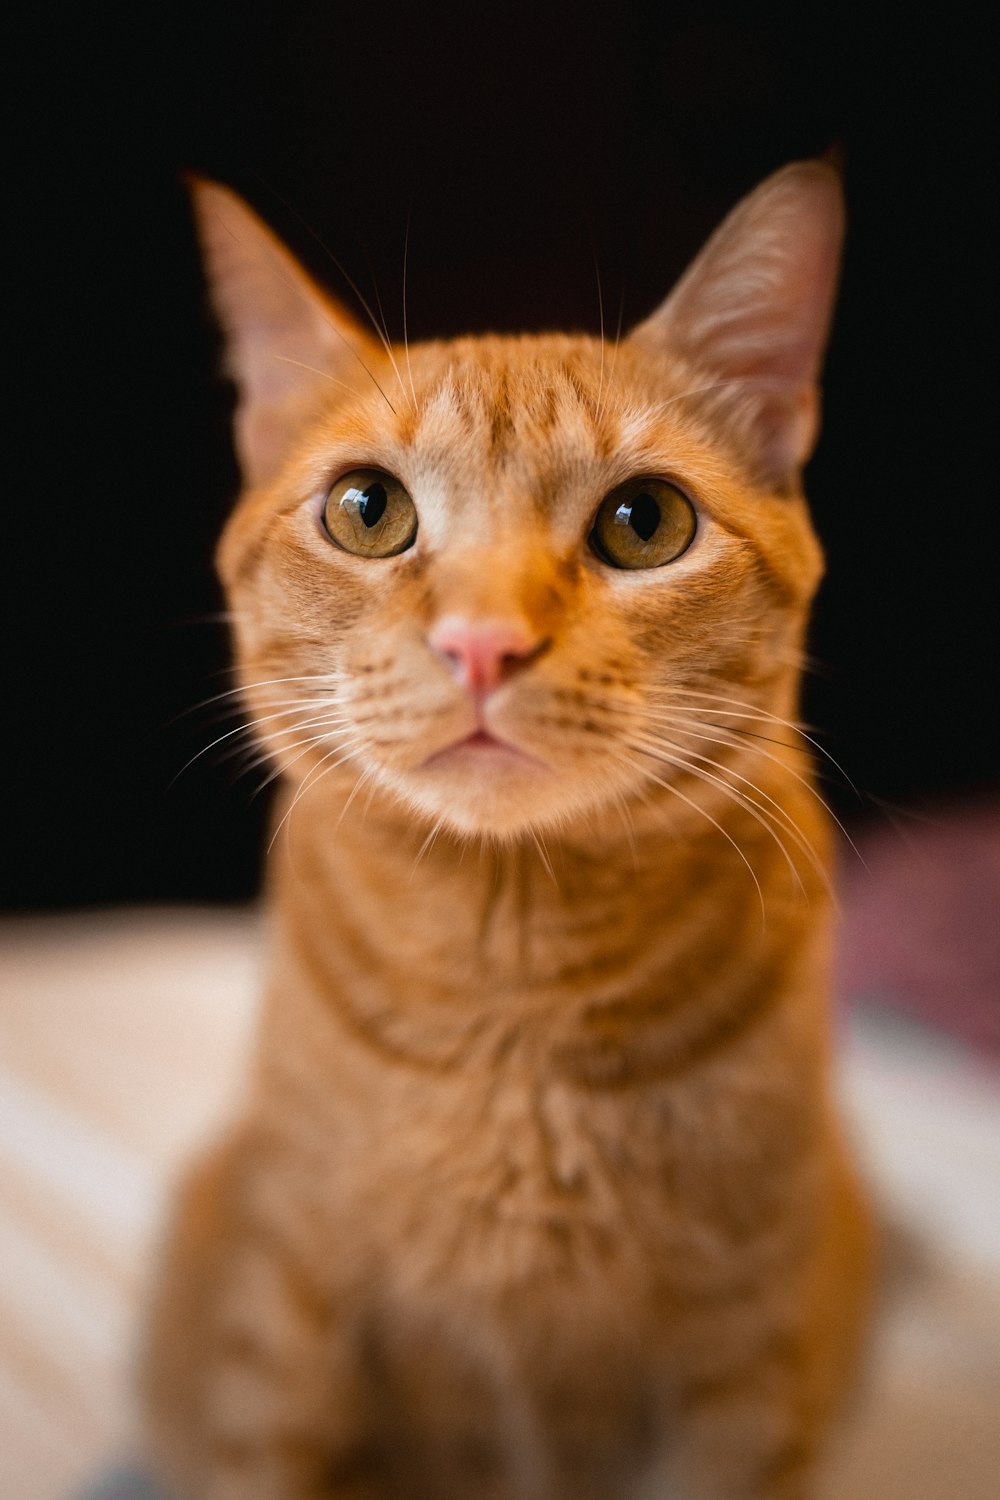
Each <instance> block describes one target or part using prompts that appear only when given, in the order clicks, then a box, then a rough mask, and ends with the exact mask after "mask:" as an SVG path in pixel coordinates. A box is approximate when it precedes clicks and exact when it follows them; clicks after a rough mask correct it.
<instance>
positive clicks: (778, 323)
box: [632, 162, 843, 472]
mask: <svg viewBox="0 0 1000 1500" xmlns="http://www.w3.org/2000/svg"><path fill="white" fill-rule="evenodd" d="M842 238H843V200H842V195H841V190H840V183H839V180H838V178H837V176H836V174H835V173H834V172H833V171H832V169H830V168H829V167H826V166H824V165H823V164H822V163H820V162H803V163H797V164H794V165H793V166H790V167H786V168H785V169H784V170H783V171H781V172H778V173H777V174H776V175H775V176H774V177H771V178H769V179H768V180H767V182H765V183H763V184H762V185H761V187H759V188H758V189H757V190H756V192H754V193H752V194H751V195H750V196H749V197H748V198H745V199H744V200H743V202H742V203H740V204H739V205H738V206H737V207H736V208H735V209H734V210H733V212H732V213H731V214H730V215H729V217H728V218H727V219H726V220H725V222H724V223H723V224H722V225H721V226H720V228H719V229H718V230H716V232H715V234H714V235H713V236H712V238H711V239H710V240H709V242H708V244H707V245H706V246H705V248H704V250H703V251H702V252H701V254H700V255H699V256H698V257H697V259H696V260H695V261H694V263H693V264H692V265H691V267H690V268H689V270H688V271H687V272H686V273H685V275H684V276H683V277H682V279H681V281H680V282H679V283H678V285H677V287H676V288H675V289H674V291H673V292H672V293H671V295H670V296H669V297H668V298H667V300H666V301H665V302H664V303H663V305H662V306H661V307H660V308H659V309H658V310H657V311H656V312H655V313H654V314H653V315H652V317H651V318H649V319H648V320H647V321H646V322H645V323H643V324H641V325H640V327H639V328H638V329H636V330H635V333H634V334H633V335H632V337H633V338H634V339H635V341H636V342H637V343H639V344H640V345H642V346H643V347H645V348H646V349H648V350H649V351H650V352H651V353H656V354H659V355H661V356H669V355H670V354H675V355H677V354H679V355H681V356H683V357H684V358H685V359H686V360H687V361H689V362H690V363H691V364H693V365H694V366H696V367H697V368H698V369H702V370H705V371H706V372H707V373H709V374H711V375H712V376H714V377H715V379H716V380H717V381H718V382H719V383H720V385H721V384H722V383H724V382H726V381H727V380H731V381H732V382H733V383H734V387H735V386H736V385H737V384H738V383H741V382H743V381H745V382H746V385H745V388H744V389H743V390H742V391H741V392H740V393H739V394H740V396H741V400H742V402H743V403H744V404H746V405H747V406H748V407H749V408H751V409H752V408H754V407H756V409H757V412H758V422H757V436H758V440H759V442H760V444H761V449H762V451H761V455H760V456H761V458H762V460H763V461H764V463H765V466H766V467H768V468H769V469H770V468H773V469H774V470H775V471H776V472H777V471H780V469H781V468H782V467H783V466H784V467H785V469H786V472H787V469H790V468H795V467H797V466H798V465H800V464H801V463H803V462H804V461H805V459H806V458H807V457H808V456H809V451H810V449H811V447H812V443H813V442H814V440H815V436H816V429H817V425H818V421H817V416H818V401H817V395H816V390H815V382H816V378H817V375H818V373H819V367H820V362H821V359H822V355H823V349H824V346H825V344H826V338H827V333H828V330H829V325H830V317H831V313H832V309H833V299H834V293H835V290H836V281H837V268H838V264H839V259H840V247H841V242H842Z"/></svg>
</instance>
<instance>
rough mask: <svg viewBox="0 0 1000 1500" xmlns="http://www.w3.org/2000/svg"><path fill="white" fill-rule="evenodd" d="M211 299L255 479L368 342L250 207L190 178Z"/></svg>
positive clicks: (279, 456)
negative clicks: (223, 337)
mask: <svg viewBox="0 0 1000 1500" xmlns="http://www.w3.org/2000/svg"><path fill="white" fill-rule="evenodd" d="M190 188H191V197H192V201H193V205H194V214H195V223H196V226H197V230H198V237H199V239H200V242H201V248H202V253H203V255H204V259H205V268H206V274H207V277H208V283H209V289H210V292H211V296H212V302H213V305H214V307H215V311H216V314H217V316H218V318H219V322H220V323H221V325H222V330H223V333H224V334H225V336H226V370H227V372H228V373H229V374H230V375H231V376H232V378H233V379H234V380H235V382H236V386H237V389H238V392H239V403H238V406H237V411H236V419H235V432H236V451H237V457H238V458H239V461H240V467H241V469H242V470H243V474H244V477H245V479H246V480H247V482H248V483H249V484H260V483H262V482H264V481H265V480H267V479H268V478H270V477H271V476H272V475H273V474H274V472H275V471H276V469H277V468H278V467H279V465H280V463H281V462H282V460H283V459H284V458H285V456H286V454H287V451H288V444H289V440H290V439H291V437H292V435H293V433H294V431H295V428H296V427H297V426H298V425H300V424H301V422H302V420H303V419H304V418H305V417H306V416H308V415H309V413H310V412H311V411H312V410H313V409H314V407H315V406H316V405H317V404H318V399H319V397H320V395H321V391H322V388H323V387H326V388H327V389H328V390H329V388H330V382H331V381H333V382H334V383H335V384H337V383H344V384H346V383H348V382H349V381H352V380H353V379H354V377H355V376H356V372H357V370H358V369H359V368H361V367H362V366H363V365H365V364H370V363H371V360H372V358H373V357H374V358H377V357H378V356H377V355H376V354H374V352H373V346H372V341H371V340H370V339H369V337H368V335H367V334H366V333H365V332H364V331H363V330H362V329H361V328H359V327H358V325H357V324H356V323H355V321H354V319H353V318H351V317H350V316H349V315H348V314H347V313H346V312H344V310H343V309H342V308H340V307H338V306H337V304H336V303H335V302H334V301H333V299H332V298H330V297H328V296H327V294H326V293H325V292H323V291H321V290H320V288H319V287H318V286H317V285H316V283H315V282H314V281H313V280H312V279H311V277H309V276H308V275H307V274H306V272H305V271H304V270H303V269H302V267H301V266H300V265H299V264H298V262H297V261H296V260H295V258H294V256H292V255H291V254H290V252H289V251H288V250H286V249H285V247H284V245H283V244H282V243H281V241H280V240H279V239H278V238H277V237H276V236H275V235H274V234H272V233H271V231H270V229H268V228H267V226H266V225H265V224H264V223H262V221H261V220H260V219H259V218H258V217H257V215H256V214H255V213H254V212H253V211H252V210H251V209H250V208H249V207H248V206H247V204H246V203H244V202H243V200H242V198H238V197H237V196H236V194H235V193H231V192H230V191H229V190H228V188H224V187H220V186H219V185H218V183H214V182H206V181H204V180H201V179H195V180H193V181H192V182H191V184H190Z"/></svg>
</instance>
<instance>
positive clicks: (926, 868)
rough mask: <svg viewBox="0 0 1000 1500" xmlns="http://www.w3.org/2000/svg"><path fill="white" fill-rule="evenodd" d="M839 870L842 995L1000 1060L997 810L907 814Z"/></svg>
mask: <svg viewBox="0 0 1000 1500" xmlns="http://www.w3.org/2000/svg"><path fill="white" fill-rule="evenodd" d="M856 838H857V844H858V848H859V850H860V853H861V855H862V858H863V859H864V861H865V865H867V869H866V868H865V865H862V864H861V863H860V861H859V860H858V859H856V858H855V857H854V856H853V855H852V854H851V852H850V851H849V850H848V851H847V852H846V853H845V855H844V858H843V861H842V867H841V871H840V891H841V899H842V905H843V925H842V928H841V935H840V953H839V962H838V993H839V994H840V996H841V998H842V999H843V1000H844V1001H846V1002H847V1003H848V1004H849V1005H855V1004H864V1005H868V1004H879V1005H884V1006H888V1007H890V1008H892V1009H893V1010H898V1011H900V1012H903V1013H904V1014H905V1015H907V1016H909V1017H911V1018H913V1019H914V1020H919V1021H922V1022H925V1023H927V1024H930V1025H932V1026H936V1027H939V1028H940V1029H942V1030H945V1031H948V1032H950V1033H952V1034H953V1035H954V1036H956V1037H957V1038H959V1039H960V1040H961V1041H963V1042H965V1043H966V1044H969V1045H971V1046H972V1047H974V1048H975V1050H976V1051H977V1052H978V1053H980V1054H981V1055H983V1056H988V1057H990V1058H992V1059H993V1060H996V1061H1000V801H983V802H979V803H970V804H966V805H963V806H956V807H953V808H948V807H945V808H943V809H942V808H938V809H935V810H934V811H933V812H930V813H928V815H927V816H926V817H923V816H921V815H914V814H912V813H908V814H904V815H903V818H902V819H900V820H897V821H896V822H895V823H894V824H889V823H884V824H881V825H878V824H870V825H868V826H867V827H865V828H864V829H863V830H862V831H861V833H860V834H859V835H857V836H856Z"/></svg>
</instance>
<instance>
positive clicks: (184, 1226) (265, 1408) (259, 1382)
mask: <svg viewBox="0 0 1000 1500" xmlns="http://www.w3.org/2000/svg"><path fill="white" fill-rule="evenodd" d="M258 1167H259V1162H258V1160H257V1151H256V1149H255V1146H254V1143H253V1141H252V1139H251V1138H250V1137H249V1135H248V1134H247V1133H240V1134H237V1135H234V1136H232V1137H231V1138H230V1139H229V1140H227V1141H226V1142H225V1143H224V1144H223V1146H222V1147H221V1148H220V1149H218V1150H216V1151H215V1152H213V1153H212V1154H211V1155H210V1156H209V1157H207V1158H206V1159H205V1160H204V1161H203V1162H202V1163H200V1164H199V1165H198V1166H197V1168H196V1169H195V1170H194V1172H193V1173H192V1174H191V1175H190V1177H189V1179H188V1181H187V1182H186V1184H185V1185H184V1188H183V1190H182V1192H181V1195H180V1198H179V1202H178V1205H177V1210H176V1213H175V1215H174V1219H173V1223H172V1226H171V1230H170V1233H169V1236H168V1239H167V1243H166V1247H165V1253H164V1255H163V1256H162V1258H161V1265H160V1268H159V1276H158V1280H157V1286H156V1296H155V1300H154V1303H153V1307H152V1309H151V1314H152V1315H151V1319H150V1324H149V1333H148V1338H147V1344H146V1348H145V1350H144V1351H143V1358H142V1366H141V1371H140V1381H141V1392H142V1398H143V1404H144V1407H145V1416H146V1428H147V1434H148V1444H147V1446H148V1449H149V1452H150V1457H151V1460H152V1463H153V1466H154V1469H155V1471H156V1473H157V1476H158V1477H159V1478H161V1480H162V1481H163V1483H164V1484H165V1485H166V1486H167V1492H168V1493H169V1494H170V1495H171V1496H177V1497H178V1500H377V1497H381V1496H382V1495H384V1494H385V1493H386V1489H385V1486H384V1484H383V1483H382V1481H381V1479H380V1477H379V1476H380V1474H381V1473H382V1470H383V1468H384V1462H383V1453H382V1448H381V1446H380V1443H379V1438H378V1434H377V1433H376V1432H375V1431H373V1429H372V1425H371V1417H372V1412H373V1409H374V1403H372V1402H371V1400H370V1397H369V1394H368V1392H367V1391H366V1390H365V1385H364V1381H363V1378H362V1367H361V1362H360V1360H359V1358H358V1351H357V1348H356V1340H355V1339H354V1338H353V1337H352V1335H351V1332H350V1326H351V1320H350V1319H349V1318H348V1317H346V1316H345V1317H340V1318H338V1316H337V1312H338V1309H337V1308H336V1307H335V1306H334V1305H333V1303H332V1299H331V1297H330V1296H329V1295H328V1293H327V1291H326V1289H325V1288H322V1287H320V1286H319V1285H318V1283H317V1280H316V1277H315V1275H314V1274H313V1273H312V1272H309V1271H306V1270H305V1269H304V1267H305V1259H304V1258H303V1256H302V1255H301V1253H299V1249H300V1247H299V1246H297V1244H296V1238H297V1237H296V1235H295V1234H294V1233H293V1232H292V1225H293V1222H294V1220H293V1212H294V1208H293V1205H292V1204H291V1203H289V1204H288V1205H287V1212H286V1213H282V1212H281V1211H280V1210H278V1209H277V1205H276V1203H275V1195H274V1194H273V1192H269V1191H267V1189H266V1188H265V1184H264V1174H262V1173H260V1172H259V1171H258V1170H256V1169H257V1168H258ZM274 1180H275V1179H274V1178H272V1185H273V1181H274ZM279 1201H280V1200H279ZM323 1263H324V1262H323V1261H320V1262H319V1264H320V1265H322V1264H323ZM345 1302H346V1299H345ZM340 1312H341V1313H345V1312H346V1306H342V1307H341V1308H340Z"/></svg>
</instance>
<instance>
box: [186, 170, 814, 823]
mask: <svg viewBox="0 0 1000 1500" xmlns="http://www.w3.org/2000/svg"><path fill="white" fill-rule="evenodd" d="M198 196H199V208H200V214H201V222H202V229H203V237H204V240H205V244H206V250H207V252H208V259H209V265H210V269H211V271H212V274H213V278H214V282H215V288H216V299H217V304H218V306H219V308H220V312H221V314H222V321H223V323H224V325H225V326H226V328H227V331H228V333H229V336H230V341H231V349H232V360H233V368H234V370H235V373H236V375H237V379H238V381H239V383H240V387H241V397H242V402H241V407H240V412H239V417H238V438H239V444H240V450H241V458H242V461H243V465H244V469H245V471H246V473H247V476H248V480H249V488H248V491H247V493H246V494H245V495H244V497H243V499H242V501H241V504H240V505H239V507H238V508H237V510H236V512H235V514H234V516H233V517H232V519H231V521H230V523H229V526H228V527H227V530H226V533H225V535H224V538H223V543H222V547H221V551H220V562H221V569H222V573H223V577H224V579H225V582H226V586H227V590H228V592H229V596H230V600H231V603H232V606H233V611H234V616H235V620H236V639H237V649H238V653H239V665H240V670H241V675H242V679H243V681H244V683H245V684H247V688H246V695H247V697H248V699H249V701H250V703H251V705H252V707H253V710H254V718H255V719H258V720H260V724H259V733H260V738H261V740H262V742H263V743H264V745H265V746H266V748H267V749H268V750H269V751H270V753H271V754H273V755H274V756H275V757H276V758H277V759H278V761H279V763H280V764H281V765H282V767H283V768H284V770H285V771H286V773H287V774H288V775H289V776H290V777H291V778H293V779H297V780H299V781H300V783H301V784H302V785H303V786H306V787H307V792H306V795H316V796H321V795H330V796H334V797H337V798H340V799H342V800H346V799H347V798H349V797H350V796H351V795H353V794H354V793H356V792H358V791H360V790H362V789H366V794H367V793H368V792H369V791H372V790H374V792H375V793H376V794H385V795H388V796H389V797H390V798H391V799H393V800H394V801H395V802H397V803H398V804H401V805H404V806H406V807H408V808H410V809H412V810H413V812H414V814H415V815H416V816H417V817H418V818H419V819H420V820H422V821H424V822H426V823H427V824H428V827H432V826H434V825H436V824H440V825H443V826H447V827H450V828H451V829H453V830H455V831H458V832H460V833H462V834H465V835H473V836H485V837H489V838H499V839H505V838H513V837H517V836H519V835H523V834H525V833H527V832H529V831H535V830H545V829H551V828H554V827H560V826H566V825H572V824H574V823H575V822H577V821H579V820H581V819H586V818H587V817H589V816H593V815H594V814H595V813H600V812H603V811H604V810H607V809H609V808H613V807H614V806H615V805H616V804H617V805H619V806H621V805H623V804H634V803H635V802H636V801H637V800H641V799H643V798H645V797H648V796H649V795H651V794H652V795H654V796H656V795H663V794H665V789H666V788H668V787H669V788H672V789H673V791H674V793H675V794H677V795H680V796H681V797H683V796H685V793H684V791H683V788H684V785H685V778H688V780H690V777H691V776H692V774H698V773H700V775H701V778H702V781H704V777H705V775H706V774H707V775H708V776H712V775H714V774H715V773H713V772H712V771H711V770H709V769H708V767H709V766H711V765H715V764H718V763H719V762H718V761H717V760H716V757H719V756H722V757H723V758H727V757H728V759H730V760H732V759H733V758H734V757H735V758H737V759H738V757H739V755H740V754H741V753H742V751H743V749H745V746H742V747H741V743H740V738H739V732H738V730H737V729H736V728H735V727H734V724H735V721H734V719H733V718H732V714H733V712H734V704H736V703H740V702H742V703H744V704H746V705H750V704H752V705H754V706H755V707H760V708H762V709H764V710H765V711H772V712H781V711H783V710H784V711H785V712H787V711H788V710H789V708H790V701H789V694H790V693H791V694H793V693H794V682H795V679H796V675H797V674H796V661H797V652H798V649H799V645H800V641H801V635H802V630H803V627H804V621H805V617H806V611H807V608H808V603H809V600H810V598H811V595H812V592H813V590H814V588H815V584H816V581H817V579H818V576H819V572H820V554H819V549H818V546H817V544H816V542H815V539H814V537H813V534H812V531H811V528H810V525H809V521H808V517H807V514H806V511H805V507H804V504H803V502H802V500H801V497H800V495H799V494H798V491H797V484H796V473H797V469H798V466H799V465H800V464H801V462H802V460H803V458H804V457H805V455H806V453H807V451H808V446H809V444H810V442H811V440H812V435H813V429H814V425H815V415H814V414H815V392H814V380H815V374H816V368H817V365H818V359H819V354H820V351H821V347H822V339H823V336H824V334H825V329H826V323H827V319H828V316H829V304H830V299H831V296H832V287H833V276H834V268H835V265H836V251H837V241H838V234H839V193H838V189H837V186H836V183H835V179H834V178H833V176H832V174H831V173H829V172H828V171H826V169H825V168H820V167H816V166H814V165H806V166H804V167H798V168H791V169H786V172H785V173H783V174H778V177H776V178H774V179H771V181H770V183H769V184H765V185H764V187H763V188H762V189H759V190H758V193H757V194H755V195H753V197H751V198H750V199H748V200H746V202H745V203H744V204H743V205H741V207H740V208H739V209H738V210H737V211H736V214H735V215H733V216H732V218H731V219H730V220H729V221H727V224H726V225H724V226H723V229H722V230H720V231H719V233H718V234H717V235H716V237H715V239H713V241H711V242H710V243H709V246H708V247H707V249H706V251H705V252H704V253H703V256H702V257H701V259H700V260H699V262H696V265H695V267H694V268H692V271H690V272H689V273H688V275H687V277H686V278H685V279H684V280H683V281H682V282H681V284H680V285H679V287H678V289H677V291H676V292H675V294H674V296H673V297H672V298H671V299H668V302H667V303H666V304H664V307H663V308H661V309H660V310H659V312H658V313H656V314H655V315H654V317H653V318H652V319H650V320H649V321H648V322H647V323H646V324H644V325H642V326H641V327H640V328H639V329H637V330H636V331H635V332H634V333H633V334H632V335H631V336H630V337H629V338H627V339H625V340H624V341H622V342H621V343H620V345H619V346H618V347H615V348H612V347H609V346H605V345H603V344H602V342H601V341H600V340H596V339H592V338H585V337H567V336H559V335H554V336H537V337H524V338H496V337H487V338H481V339H472V338H470V339H462V340H457V341H452V342H449V343H437V344H427V345H416V346H412V347H410V348H409V349H408V350H393V349H389V348H388V347H386V348H382V347H380V346H379V345H377V344H376V343H375V342H374V340H372V339H371V338H369V337H368V336H367V335H366V334H364V333H363V332H362V331H361V330H360V329H358V328H356V327H354V326H353V325H350V324H348V322H347V320H346V318H345V315H344V313H343V312H342V311H341V310H340V309H339V308H336V307H334V305H333V304H331V303H330V302H329V301H328V300H327V299H325V298H324V297H323V296H322V294H320V293H319V292H318V291H317V290H316V289H315V288H314V287H313V286H312V284H311V283H309V282H308V281H307V279H306V278H305V276H304V274H303V273H302V272H301V271H300V270H299V269H298V267H297V266H295V265H294V263H293V262H292V261H291V259H290V257H288V255H287V252H285V251H284V250H283V249H282V248H281V247H280V246H278V245H277V242H275V241H274V240H273V239H272V238H271V237H270V236H269V234H268V232H267V231H266V230H264V229H263V227H262V226H261V225H260V224H259V222H258V221H257V220H255V219H254V218H253V217H252V216H251V215H250V214H249V212H248V211H247V210H246V209H245V207H244V206H242V205H240V204H238V203H237V202H236V201H235V200H233V199H232V198H231V197H230V196H229V195H228V194H224V193H223V192H222V190H220V189H216V188H213V187H209V186H207V185H206V186H204V187H202V188H201V189H200V190H199V195H198ZM220 222H221V223H222V224H223V226H224V232H221V233H220V231H219V227H218V226H219V224H220ZM234 245H235V246H236V251H235V252H234V248H233V247H234ZM796 247H797V248H796ZM234 256H235V258H234ZM803 260H805V261H807V262H808V264H806V265H803ZM741 288H742V290H741ZM748 302H749V303H751V304H753V305H752V306H748ZM735 712H736V713H737V714H738V713H739V710H735ZM727 713H728V714H729V715H730V717H729V718H728V719H724V718H723V716H724V715H725V714H727ZM720 720H722V722H720ZM710 740H714V741H715V743H714V745H713V744H710V743H708V742H709V741H710ZM709 757H710V758H709ZM692 768H694V771H692Z"/></svg>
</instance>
